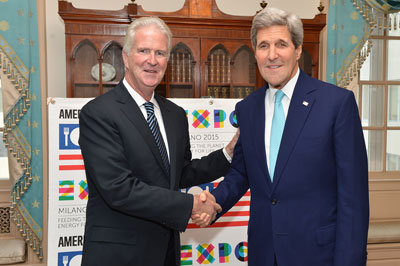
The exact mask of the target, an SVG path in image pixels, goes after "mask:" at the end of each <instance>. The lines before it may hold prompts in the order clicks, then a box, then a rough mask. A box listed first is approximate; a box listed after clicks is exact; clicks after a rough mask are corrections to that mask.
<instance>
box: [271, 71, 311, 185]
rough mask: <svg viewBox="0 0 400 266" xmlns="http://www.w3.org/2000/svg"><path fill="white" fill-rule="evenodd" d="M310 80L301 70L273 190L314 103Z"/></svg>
mask: <svg viewBox="0 0 400 266" xmlns="http://www.w3.org/2000/svg"><path fill="white" fill-rule="evenodd" d="M310 81H311V80H310V77H308V76H307V75H306V74H305V73H304V72H302V71H300V75H299V79H298V80H297V83H296V86H295V88H294V91H293V95H292V99H291V101H290V106H289V111H288V115H287V118H286V122H285V129H284V131H283V135H282V141H281V145H280V147H279V154H278V158H277V161H276V166H275V176H276V178H274V182H273V190H274V189H275V188H276V186H277V184H278V183H279V180H280V178H281V176H282V172H283V170H284V168H285V166H286V163H287V161H288V159H289V157H290V155H291V153H292V151H293V149H294V146H295V144H296V142H297V139H298V136H299V135H300V133H301V131H302V129H303V126H304V123H305V122H306V120H307V117H308V115H309V112H310V111H311V109H312V106H313V104H314V101H315V95H314V94H313V93H312V92H313V91H315V88H314V87H313V86H312V83H311V82H310Z"/></svg>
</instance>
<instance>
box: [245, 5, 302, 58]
mask: <svg viewBox="0 0 400 266" xmlns="http://www.w3.org/2000/svg"><path fill="white" fill-rule="evenodd" d="M276 25H281V26H287V27H288V30H289V32H290V36H291V38H292V42H293V44H294V46H295V47H296V48H297V47H299V46H300V45H302V44H303V38H304V32H303V23H302V22H301V19H300V18H299V17H298V16H297V15H295V14H293V13H290V12H286V11H284V10H281V9H278V8H273V7H270V8H264V9H263V10H262V11H260V12H259V13H258V14H257V15H256V16H255V17H254V19H253V25H252V26H251V44H252V45H253V48H254V50H256V47H257V32H258V30H260V29H262V28H268V27H271V26H276Z"/></svg>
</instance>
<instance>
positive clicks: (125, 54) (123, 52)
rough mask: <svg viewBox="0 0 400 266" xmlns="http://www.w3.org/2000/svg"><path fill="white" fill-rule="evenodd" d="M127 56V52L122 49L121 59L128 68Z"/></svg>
mask: <svg viewBox="0 0 400 266" xmlns="http://www.w3.org/2000/svg"><path fill="white" fill-rule="evenodd" d="M128 58H129V56H128V54H127V53H126V52H125V51H124V50H122V59H123V60H124V65H125V68H128V66H129V64H128Z"/></svg>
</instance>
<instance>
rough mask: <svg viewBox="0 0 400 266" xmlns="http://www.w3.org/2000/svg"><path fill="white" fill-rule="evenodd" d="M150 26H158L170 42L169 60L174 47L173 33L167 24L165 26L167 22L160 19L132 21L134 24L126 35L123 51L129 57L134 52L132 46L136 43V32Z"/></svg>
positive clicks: (142, 18)
mask: <svg viewBox="0 0 400 266" xmlns="http://www.w3.org/2000/svg"><path fill="white" fill-rule="evenodd" d="M149 25H155V26H157V27H158V28H159V29H160V31H161V32H162V33H164V34H165V36H166V37H167V40H168V51H167V58H169V54H170V52H171V46H172V33H171V30H170V29H169V27H168V26H167V24H165V22H164V21H163V20H162V19H160V18H158V17H141V18H138V19H135V20H134V21H132V23H131V24H130V25H129V27H128V29H127V30H126V35H125V39H124V47H123V49H122V50H123V51H124V52H125V53H126V54H127V55H129V54H130V52H131V50H132V46H133V44H134V42H135V34H136V30H137V29H139V28H141V27H145V26H149Z"/></svg>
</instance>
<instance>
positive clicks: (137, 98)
mask: <svg viewBox="0 0 400 266" xmlns="http://www.w3.org/2000/svg"><path fill="white" fill-rule="evenodd" d="M122 83H123V84H124V85H125V87H126V89H127V90H128V92H129V94H130V95H131V96H132V98H133V100H134V101H135V102H136V104H137V105H138V106H139V107H141V106H143V104H145V103H146V102H147V101H146V100H145V99H144V98H143V97H142V96H141V95H140V94H139V93H138V92H137V91H135V90H134V89H133V88H132V86H131V85H129V83H128V81H127V80H126V79H125V78H124V79H123V80H122ZM150 102H152V103H153V105H154V106H155V107H156V108H159V106H158V103H157V101H156V99H154V92H153V95H151V99H150Z"/></svg>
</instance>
